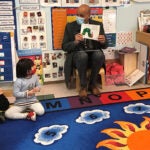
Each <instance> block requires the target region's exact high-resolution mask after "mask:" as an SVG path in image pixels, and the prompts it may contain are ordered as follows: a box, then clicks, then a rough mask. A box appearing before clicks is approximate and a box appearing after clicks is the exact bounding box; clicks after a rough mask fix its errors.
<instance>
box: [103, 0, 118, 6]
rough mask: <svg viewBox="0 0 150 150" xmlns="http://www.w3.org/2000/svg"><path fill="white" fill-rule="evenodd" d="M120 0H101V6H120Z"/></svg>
mask: <svg viewBox="0 0 150 150" xmlns="http://www.w3.org/2000/svg"><path fill="white" fill-rule="evenodd" d="M120 1H121V0H102V6H120V4H121V3H120Z"/></svg>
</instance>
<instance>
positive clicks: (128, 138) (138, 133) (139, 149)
mask: <svg viewBox="0 0 150 150" xmlns="http://www.w3.org/2000/svg"><path fill="white" fill-rule="evenodd" d="M143 118H144V119H145V120H144V121H143V122H141V123H140V127H138V126H137V125H136V124H134V123H131V122H126V121H115V122H114V123H116V124H118V125H119V126H120V127H121V128H122V129H117V128H108V129H105V130H102V131H101V133H105V134H107V135H109V136H110V137H112V139H106V140H103V141H100V142H98V143H97V145H96V148H100V147H102V146H104V147H107V148H109V149H111V150H149V149H150V140H149V139H150V118H149V117H143Z"/></svg>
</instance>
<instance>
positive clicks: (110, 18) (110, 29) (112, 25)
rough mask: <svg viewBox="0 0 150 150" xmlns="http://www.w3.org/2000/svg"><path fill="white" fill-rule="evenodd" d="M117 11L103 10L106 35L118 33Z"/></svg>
mask: <svg viewBox="0 0 150 150" xmlns="http://www.w3.org/2000/svg"><path fill="white" fill-rule="evenodd" d="M116 18H117V12H116V9H103V25H104V29H105V33H116Z"/></svg>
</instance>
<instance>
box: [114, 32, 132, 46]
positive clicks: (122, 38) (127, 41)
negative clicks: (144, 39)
mask: <svg viewBox="0 0 150 150" xmlns="http://www.w3.org/2000/svg"><path fill="white" fill-rule="evenodd" d="M116 43H117V47H118V48H122V47H124V46H128V47H132V46H133V33H132V32H118V33H117V39H116Z"/></svg>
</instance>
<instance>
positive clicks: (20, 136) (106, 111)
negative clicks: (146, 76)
mask: <svg viewBox="0 0 150 150" xmlns="http://www.w3.org/2000/svg"><path fill="white" fill-rule="evenodd" d="M41 103H42V104H43V106H44V108H45V111H46V113H45V114H44V115H43V116H37V121H35V122H32V121H29V120H6V122H5V123H3V124H0V135H1V138H0V147H1V149H2V150H26V149H28V150H47V149H50V150H108V149H112V150H114V149H115V150H117V149H121V150H127V148H128V149H132V147H133V144H131V143H134V142H137V141H136V138H134V137H133V136H132V135H133V134H134V135H135V134H136V133H137V132H139V131H141V130H142V131H147V132H148V130H149V128H150V124H149V122H150V118H149V117H150V89H149V88H143V89H136V90H128V91H116V92H107V93H102V95H101V97H95V96H92V95H89V98H87V99H82V100H81V99H79V97H78V96H73V97H64V98H52V99H47V100H42V101H41ZM137 135H138V134H137ZM144 135H146V134H144ZM144 138H145V139H146V138H148V137H143V139H144ZM139 143H140V142H139ZM143 143H144V142H143ZM143 143H141V144H143ZM134 145H135V144H134ZM139 147H140V146H139ZM136 150H139V149H138V148H137V149H136ZM144 150H146V149H144Z"/></svg>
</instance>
